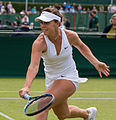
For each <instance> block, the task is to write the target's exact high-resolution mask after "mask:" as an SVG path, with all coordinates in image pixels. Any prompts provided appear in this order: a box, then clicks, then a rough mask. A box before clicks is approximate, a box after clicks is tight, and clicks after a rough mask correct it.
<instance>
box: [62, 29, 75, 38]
mask: <svg viewBox="0 0 116 120" xmlns="http://www.w3.org/2000/svg"><path fill="white" fill-rule="evenodd" d="M64 31H65V33H66V35H67V36H75V35H77V33H76V32H75V31H72V30H67V29H64Z"/></svg>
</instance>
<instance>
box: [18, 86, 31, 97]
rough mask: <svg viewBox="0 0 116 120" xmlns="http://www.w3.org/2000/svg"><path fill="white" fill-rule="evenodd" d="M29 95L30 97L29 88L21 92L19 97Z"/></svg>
mask: <svg viewBox="0 0 116 120" xmlns="http://www.w3.org/2000/svg"><path fill="white" fill-rule="evenodd" d="M25 93H27V94H28V95H30V90H29V88H22V89H20V90H19V96H20V97H22V98H24V94H25Z"/></svg>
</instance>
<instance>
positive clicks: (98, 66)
mask: <svg viewBox="0 0 116 120" xmlns="http://www.w3.org/2000/svg"><path fill="white" fill-rule="evenodd" d="M95 68H96V69H97V71H98V73H99V75H100V77H101V78H102V73H103V74H104V75H105V76H109V75H110V74H109V72H110V69H109V66H107V65H106V64H105V63H103V62H98V63H97V64H96V65H95Z"/></svg>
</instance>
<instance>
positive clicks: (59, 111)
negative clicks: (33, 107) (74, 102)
mask: <svg viewBox="0 0 116 120" xmlns="http://www.w3.org/2000/svg"><path fill="white" fill-rule="evenodd" d="M75 90H76V88H75V86H74V84H73V83H72V82H71V81H69V80H56V81H55V82H54V83H53V84H52V85H51V87H50V88H49V89H48V90H47V91H46V93H50V94H53V95H54V96H55V102H54V104H53V106H52V108H53V110H54V112H55V114H56V115H57V116H58V118H59V119H60V120H63V119H64V118H70V117H82V118H86V116H87V114H88V112H87V110H82V109H80V108H77V107H74V106H68V104H67V99H68V97H70V96H71V95H72V94H73V93H74V92H75ZM48 111H49V109H48V110H45V111H43V112H42V113H40V114H38V115H36V118H35V120H47V116H48Z"/></svg>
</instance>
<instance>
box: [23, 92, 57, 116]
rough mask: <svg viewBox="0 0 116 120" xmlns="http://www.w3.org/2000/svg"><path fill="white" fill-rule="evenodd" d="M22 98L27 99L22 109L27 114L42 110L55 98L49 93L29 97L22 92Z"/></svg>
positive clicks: (31, 114) (30, 114) (34, 113)
mask: <svg viewBox="0 0 116 120" xmlns="http://www.w3.org/2000/svg"><path fill="white" fill-rule="evenodd" d="M24 98H25V99H27V100H28V102H27V104H26V105H25V107H24V109H23V112H24V113H25V115H27V116H33V115H36V114H38V113H40V112H42V111H44V110H45V109H47V108H48V107H49V106H50V105H52V104H53V102H54V100H55V97H54V95H51V94H43V95H41V96H36V97H31V96H29V95H28V94H24Z"/></svg>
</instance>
